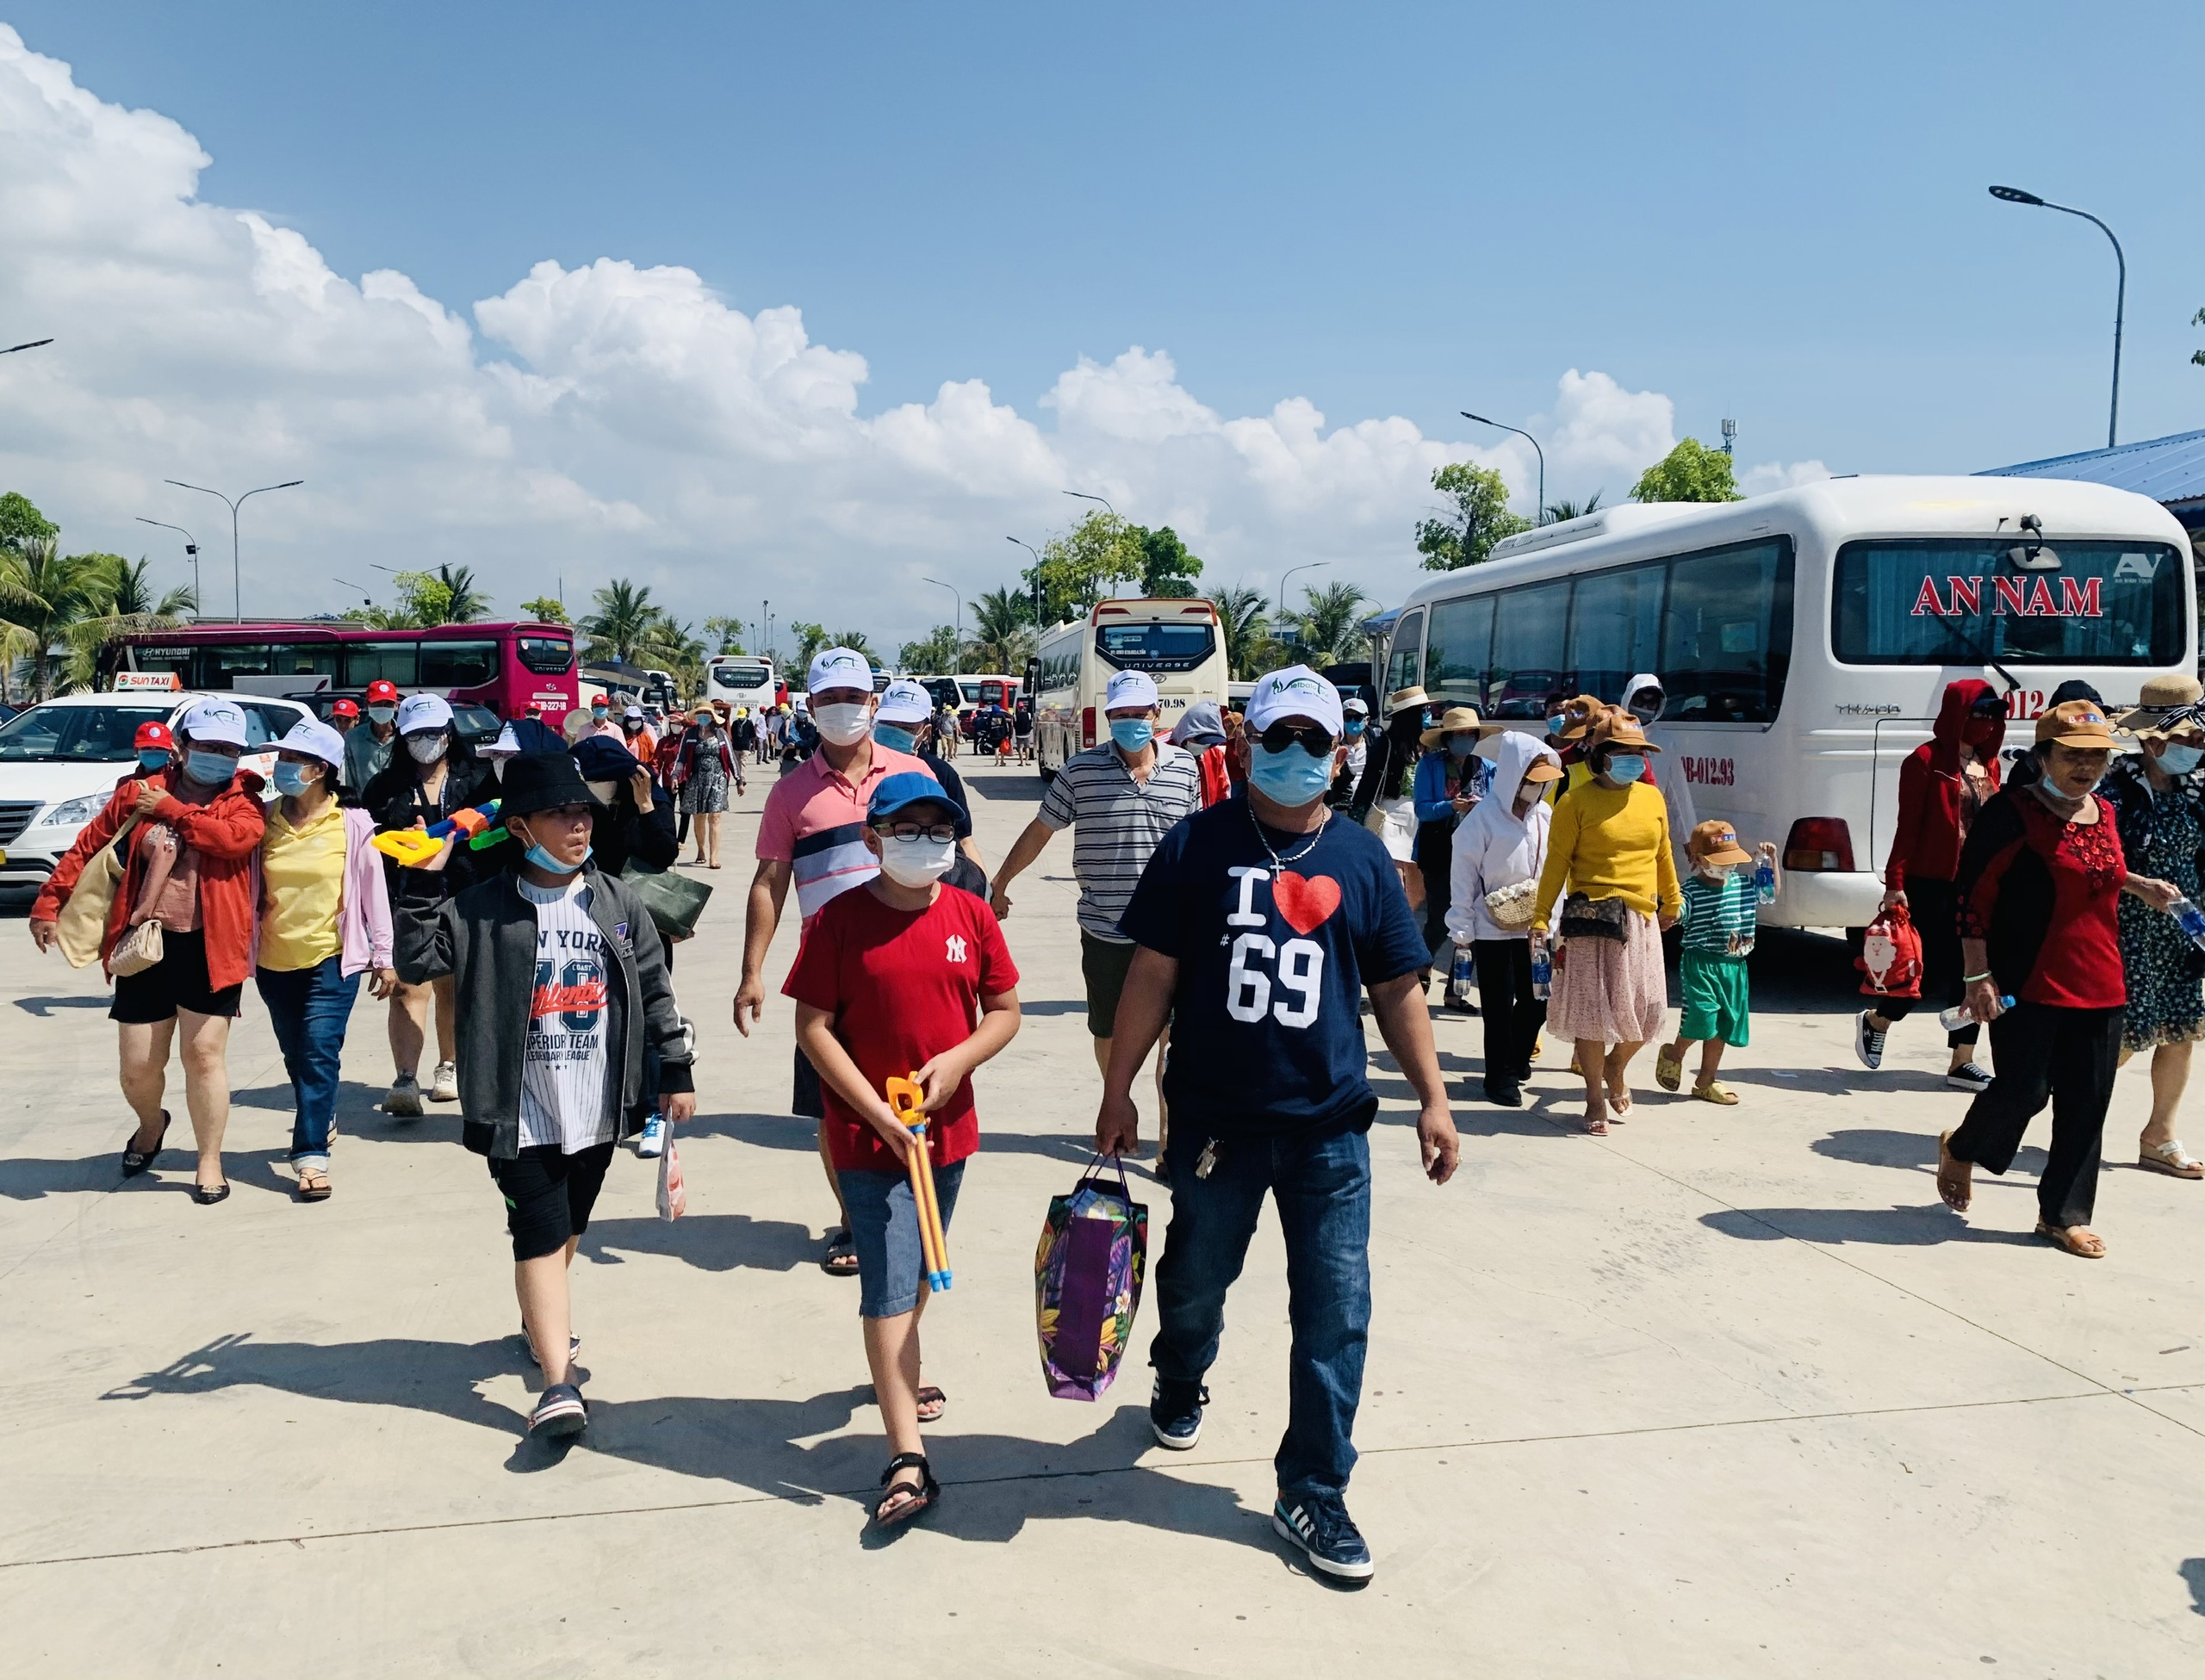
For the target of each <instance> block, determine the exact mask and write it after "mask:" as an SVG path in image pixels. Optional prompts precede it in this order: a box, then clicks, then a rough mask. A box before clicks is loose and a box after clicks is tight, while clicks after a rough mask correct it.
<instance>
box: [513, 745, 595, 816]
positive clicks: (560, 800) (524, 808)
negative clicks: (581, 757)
mask: <svg viewBox="0 0 2205 1680" xmlns="http://www.w3.org/2000/svg"><path fill="white" fill-rule="evenodd" d="M498 799H499V803H498V815H500V816H501V817H513V816H531V815H534V814H535V813H536V812H537V811H556V810H557V809H559V808H560V807H561V806H562V805H594V804H596V803H597V801H596V800H595V799H594V798H593V797H591V794H590V790H589V785H588V784H587V783H586V782H584V781H583V780H582V772H581V767H580V766H577V765H576V764H575V760H574V755H573V754H572V753H522V754H521V755H520V756H519V758H517V759H510V760H508V761H507V763H506V768H505V773H504V774H503V775H502V776H500V778H499V781H498Z"/></svg>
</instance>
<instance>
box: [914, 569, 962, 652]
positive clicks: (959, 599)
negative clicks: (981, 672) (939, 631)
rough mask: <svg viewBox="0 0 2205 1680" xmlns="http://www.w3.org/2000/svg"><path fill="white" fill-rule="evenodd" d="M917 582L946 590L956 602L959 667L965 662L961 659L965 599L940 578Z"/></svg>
mask: <svg viewBox="0 0 2205 1680" xmlns="http://www.w3.org/2000/svg"><path fill="white" fill-rule="evenodd" d="M919 581H920V582H921V583H930V584H932V585H933V586H935V588H936V589H946V590H947V591H948V592H950V594H951V595H952V596H953V597H955V598H956V601H957V652H958V658H957V660H956V663H958V664H960V665H962V664H963V663H964V662H965V661H964V657H963V656H964V652H965V597H964V596H963V595H962V594H961V593H960V592H959V591H958V588H957V586H956V585H955V584H953V583H944V582H943V581H942V580H941V579H940V578H922V579H920V580H919Z"/></svg>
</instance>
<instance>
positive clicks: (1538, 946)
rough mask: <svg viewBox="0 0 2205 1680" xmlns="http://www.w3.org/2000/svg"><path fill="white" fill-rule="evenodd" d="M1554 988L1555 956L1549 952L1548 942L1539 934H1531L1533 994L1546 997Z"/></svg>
mask: <svg viewBox="0 0 2205 1680" xmlns="http://www.w3.org/2000/svg"><path fill="white" fill-rule="evenodd" d="M1553 989H1554V958H1551V957H1550V956H1549V955H1548V954H1547V942H1546V941H1545V940H1544V939H1541V938H1540V937H1539V936H1538V935H1537V934H1536V933H1534V934H1533V935H1532V936H1531V995H1532V996H1533V997H1537V998H1544V997H1545V996H1546V995H1547V994H1548V993H1549V992H1551V991H1552V990H1553Z"/></svg>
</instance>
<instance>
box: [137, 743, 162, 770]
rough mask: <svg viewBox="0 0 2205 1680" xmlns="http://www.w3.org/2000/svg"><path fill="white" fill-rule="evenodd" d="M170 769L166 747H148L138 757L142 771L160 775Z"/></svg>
mask: <svg viewBox="0 0 2205 1680" xmlns="http://www.w3.org/2000/svg"><path fill="white" fill-rule="evenodd" d="M168 767H169V753H168V748H166V747H147V748H146V750H145V751H144V752H142V753H140V754H139V755H138V768H139V769H140V770H144V771H148V772H152V773H154V774H158V773H159V772H162V771H164V770H166V769H167V768H168Z"/></svg>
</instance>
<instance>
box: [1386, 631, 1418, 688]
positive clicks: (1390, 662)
mask: <svg viewBox="0 0 2205 1680" xmlns="http://www.w3.org/2000/svg"><path fill="white" fill-rule="evenodd" d="M1423 642H1424V615H1423V614H1422V613H1421V612H1405V613H1403V614H1402V615H1401V619H1400V622H1399V623H1396V624H1395V625H1394V642H1393V650H1392V652H1391V653H1390V654H1388V657H1387V660H1386V692H1387V693H1388V694H1390V693H1392V692H1393V691H1394V690H1395V689H1397V688H1415V687H1417V686H1418V685H1420V684H1421V683H1422V682H1423V681H1424V647H1423Z"/></svg>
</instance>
